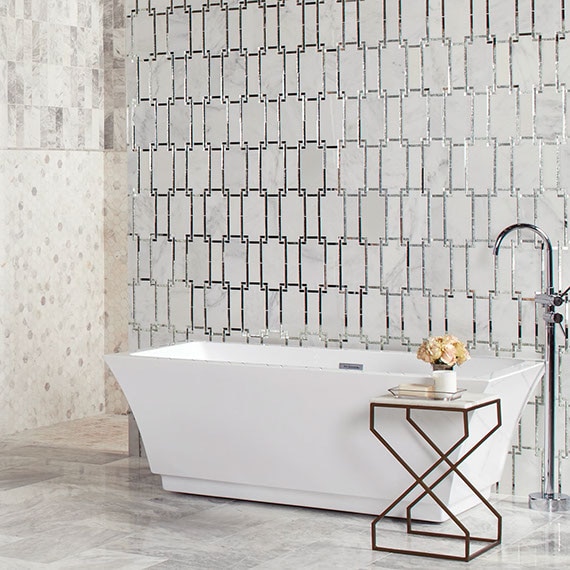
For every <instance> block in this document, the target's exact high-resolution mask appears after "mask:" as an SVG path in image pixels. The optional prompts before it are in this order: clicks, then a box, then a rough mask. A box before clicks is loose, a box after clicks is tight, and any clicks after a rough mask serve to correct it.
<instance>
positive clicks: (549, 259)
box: [493, 223, 554, 295]
mask: <svg viewBox="0 0 570 570" xmlns="http://www.w3.org/2000/svg"><path fill="white" fill-rule="evenodd" d="M524 229H526V230H531V231H533V232H534V233H535V234H537V235H538V236H539V237H540V238H541V240H542V243H543V246H544V248H545V249H546V276H545V279H546V293H547V294H548V295H552V294H553V293H554V269H553V268H554V254H553V250H552V242H551V241H550V238H549V237H548V235H547V234H546V233H545V232H544V230H542V229H540V228H539V227H538V226H535V225H534V224H525V223H520V224H513V225H512V226H507V227H506V228H505V229H503V230H502V231H501V232H500V233H499V235H498V236H497V239H496V240H495V245H494V246H493V255H495V256H496V255H498V253H499V248H500V247H501V243H502V242H503V240H504V239H505V237H506V236H507V234H510V233H511V232H513V231H515V230H524Z"/></svg>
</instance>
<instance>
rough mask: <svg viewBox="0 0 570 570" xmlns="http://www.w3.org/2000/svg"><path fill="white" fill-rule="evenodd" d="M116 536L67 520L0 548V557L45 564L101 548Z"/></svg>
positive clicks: (115, 534)
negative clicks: (63, 523)
mask: <svg viewBox="0 0 570 570" xmlns="http://www.w3.org/2000/svg"><path fill="white" fill-rule="evenodd" d="M116 537H117V532H116V531H111V530H99V531H98V530H95V529H93V528H89V527H83V526H81V525H77V524H73V519H71V521H69V522H68V523H67V524H66V525H62V526H61V527H55V528H51V529H50V530H46V531H44V532H39V533H35V534H34V535H33V536H30V537H28V538H24V539H22V540H19V541H17V542H13V543H11V544H7V545H4V546H2V547H0V557H4V558H15V559H17V560H29V561H31V562H42V563H44V564H47V563H51V562H56V561H59V560H61V559H62V558H67V557H69V556H71V555H74V554H79V553H81V552H83V551H84V550H88V549H91V548H94V547H96V546H101V545H103V544H105V543H107V542H109V541H110V540H113V539H116Z"/></svg>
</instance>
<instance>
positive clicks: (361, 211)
mask: <svg viewBox="0 0 570 570" xmlns="http://www.w3.org/2000/svg"><path fill="white" fill-rule="evenodd" d="M125 7H126V11H127V28H128V30H127V33H128V38H127V45H128V50H129V56H128V61H127V71H126V73H127V97H128V100H129V110H128V113H129V144H130V151H129V153H128V172H129V174H128V176H129V184H130V187H131V209H132V218H131V226H130V235H131V240H130V252H129V263H130V269H129V271H130V280H131V310H132V324H131V337H132V338H131V340H132V343H133V346H135V347H146V346H149V345H159V344H165V343H172V342H178V341H184V340H186V339H188V338H195V337H204V336H206V337H208V338H211V339H213V340H225V339H230V340H237V341H240V340H241V341H247V342H286V343H288V344H297V345H298V344H321V345H324V346H347V345H351V346H360V347H362V348H370V349H384V348H395V349H407V350H415V349H416V347H417V346H418V345H419V344H420V343H421V341H422V339H423V338H425V337H426V336H429V335H432V334H440V333H442V332H443V331H449V332H452V333H455V334H457V335H458V336H460V337H461V338H463V339H465V340H466V341H467V342H468V344H469V347H470V348H471V349H472V350H480V351H491V352H492V353H495V354H501V355H504V356H507V355H512V354H523V353H524V354H531V355H533V356H534V357H539V356H540V355H541V354H542V351H543V345H544V339H543V336H544V333H543V328H544V326H543V323H542V316H541V314H540V311H537V310H536V308H535V305H534V294H535V292H536V291H538V290H541V289H543V288H544V274H543V271H542V263H543V255H542V250H541V244H540V243H538V242H537V241H536V240H535V239H534V236H533V235H532V234H530V235H528V234H526V233H521V234H520V235H517V234H512V239H508V240H507V241H506V242H505V243H504V249H503V250H502V251H501V254H500V256H499V257H498V258H497V259H495V258H494V257H493V255H492V245H493V243H494V240H495V237H496V236H497V234H498V233H499V231H500V230H501V229H502V228H503V227H505V226H507V225H510V224H512V223H514V222H530V223H535V224H537V225H539V226H541V227H543V228H545V229H546V231H547V232H548V234H549V236H550V238H551V240H552V242H553V243H554V246H555V250H556V261H557V267H558V268H559V269H560V272H559V277H558V278H557V282H556V286H557V287H559V288H561V289H565V288H566V286H568V285H570V275H568V271H567V270H566V268H567V267H568V266H569V265H568V262H569V260H568V257H569V255H568V239H569V238H568V193H567V189H568V186H569V183H570V170H569V169H568V164H570V161H569V160H568V158H569V156H570V146H569V145H568V141H567V134H566V124H567V103H566V98H567V88H566V85H567V84H568V79H569V77H568V76H569V74H570V39H568V37H567V35H566V32H565V26H566V11H565V10H564V9H563V7H561V6H560V5H557V6H554V5H553V4H552V3H545V2H529V3H520V2H502V3H497V2H491V3H488V2H470V1H468V0H465V1H458V2H455V1H454V2H449V1H437V2H436V1H428V2H425V3H423V2H422V3H419V2H418V3H408V2H406V3H404V2H401V1H398V0H390V1H389V0H387V1H385V2H379V1H377V0H338V1H337V0H318V1H317V0H315V1H312V0H305V1H292V0H291V1H289V0H284V1H278V0H275V1H271V0H268V1H262V2H259V1H257V0H252V1H248V0H242V1H239V2H238V1H236V2H232V1H215V0H212V1H208V2H206V1H198V0H186V1H176V0H173V1H168V0H163V1H153V0H144V1H143V0H138V1H137V0H131V1H130V2H126V4H125ZM565 312H566V313H565V314H566V316H568V314H567V313H568V310H567V308H565ZM566 349H567V343H566V342H565V343H563V344H562V345H561V346H560V350H561V354H565V352H566ZM563 361H564V362H565V360H564V359H563ZM564 370H565V368H564V367H563V369H562V373H563V374H564ZM566 394H567V388H566V387H565V385H564V386H563V392H562V396H561V399H560V410H561V417H565V415H564V414H565V413H566V411H567V401H566ZM536 405H537V406H538V407H537V413H538V415H540V413H541V410H542V404H541V401H540V397H538V399H537V402H536ZM529 407H530V408H531V409H532V410H534V409H535V403H534V402H533V403H532V404H531V406H529ZM534 418H535V414H531V415H530V417H529V419H527V420H525V421H526V422H527V423H526V424H525V426H526V425H528V426H529V428H530V430H531V431H532V433H534V434H536V433H537V430H538V429H539V428H537V427H536V426H535V419H534ZM561 429H562V428H561ZM563 429H564V431H565V433H566V429H567V422H565V423H564V426H563ZM539 440H540V438H539V437H538V436H537V437H536V438H535V439H534V440H533V441H532V443H531V444H528V440H527V439H525V444H524V445H522V444H521V445H520V446H519V447H517V448H516V449H515V451H514V453H515V454H516V456H517V458H518V455H519V454H520V455H522V457H523V462H524V461H525V457H528V458H529V461H534V459H530V458H531V456H534V455H535V454H537V456H538V461H540V448H541V443H540V441H539ZM564 441H567V438H566V439H563V438H562V439H561V440H560V457H562V458H565V457H566V456H567V446H566V444H565V443H563V442H564ZM519 463H520V462H519ZM566 463H567V462H562V464H563V465H564V466H565V465H566ZM564 468H565V469H566V470H567V467H564ZM516 469H518V467H517V468H516ZM513 470H515V467H513ZM537 476H538V475H537ZM512 481H514V479H512ZM531 483H532V485H531V487H534V486H535V481H534V480H533V481H532V482H531ZM517 484H519V485H524V484H525V483H524V482H523V481H522V480H520V481H519V480H517ZM539 484H540V482H539V481H538V482H536V485H538V486H539ZM518 490H520V488H519V489H518ZM530 490H531V491H532V490H533V489H532V488H531V489H530ZM534 490H536V489H534Z"/></svg>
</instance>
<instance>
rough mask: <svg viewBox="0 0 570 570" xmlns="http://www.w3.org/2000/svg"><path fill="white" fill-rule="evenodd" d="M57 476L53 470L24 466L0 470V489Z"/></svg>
mask: <svg viewBox="0 0 570 570" xmlns="http://www.w3.org/2000/svg"><path fill="white" fill-rule="evenodd" d="M56 477H59V474H58V473H57V472H55V471H30V470H29V469H26V468H25V466H22V467H18V468H12V469H2V470H0V491H2V490H6V489H14V488H16V487H24V486H26V485H33V484H34V483H40V482H41V481H47V480H48V479H54V478H56Z"/></svg>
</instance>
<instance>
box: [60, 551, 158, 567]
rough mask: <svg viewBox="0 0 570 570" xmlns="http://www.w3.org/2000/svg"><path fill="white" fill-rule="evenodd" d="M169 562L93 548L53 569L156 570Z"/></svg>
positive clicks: (62, 561) (61, 562) (63, 561)
mask: <svg viewBox="0 0 570 570" xmlns="http://www.w3.org/2000/svg"><path fill="white" fill-rule="evenodd" d="M161 562H167V559H161V558H156V557H152V556H139V555H136V554H130V553H127V552H117V551H113V550H106V549H104V548H93V549H91V550H85V551H83V552H81V553H80V554H78V555H77V556H72V557H69V558H64V559H62V560H59V561H58V562H57V563H56V564H52V567H55V566H57V568H61V569H62V570H64V569H69V570H77V569H78V568H100V569H101V570H110V569H112V568H120V569H121V570H143V569H144V568H155V567H156V565H157V564H160V563H161Z"/></svg>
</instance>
